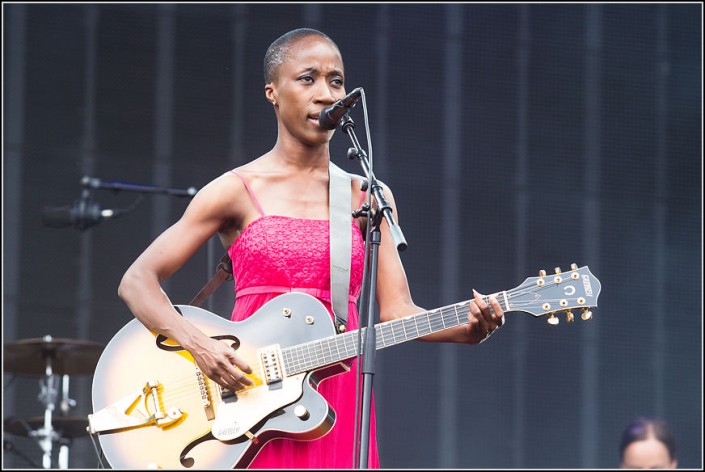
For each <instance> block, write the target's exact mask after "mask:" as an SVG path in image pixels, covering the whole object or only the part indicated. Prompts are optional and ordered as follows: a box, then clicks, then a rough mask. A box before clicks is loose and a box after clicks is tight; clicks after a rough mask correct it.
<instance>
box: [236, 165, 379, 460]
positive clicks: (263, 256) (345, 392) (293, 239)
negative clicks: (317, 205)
mask: <svg viewBox="0 0 705 472" xmlns="http://www.w3.org/2000/svg"><path fill="white" fill-rule="evenodd" d="M233 173H234V174H235V175H237V176H238V177H240V179H242V181H243V183H244V184H245V186H246V187H247V190H248V191H249V192H250V196H251V197H252V200H253V201H254V204H255V205H256V207H257V209H258V210H259V212H260V217H259V218H258V219H256V220H255V221H253V222H252V223H251V224H250V225H249V226H247V228H245V229H244V230H243V231H242V233H241V234H240V236H239V237H238V238H237V239H236V240H235V242H234V243H233V245H232V246H231V247H230V249H229V250H228V253H229V255H230V258H231V260H232V262H233V277H234V279H235V284H236V303H235V307H234V309H233V313H232V317H231V319H232V320H233V321H241V320H244V319H246V318H247V317H249V316H251V315H252V314H253V313H254V312H255V311H257V309H258V308H259V307H261V306H262V305H263V304H264V303H266V302H268V301H269V300H271V299H272V298H274V297H276V296H278V295H280V294H282V293H284V292H288V291H298V292H306V293H309V294H311V295H314V296H315V297H317V298H318V299H319V300H320V301H321V302H322V303H323V304H324V305H325V306H326V308H327V309H328V311H329V312H330V313H331V316H333V315H332V310H331V304H330V242H329V232H330V228H329V221H328V220H308V219H300V218H291V217H286V216H276V215H265V213H264V211H263V210H262V208H261V206H260V204H259V202H258V200H257V198H256V197H255V194H254V193H253V191H252V189H251V188H250V186H249V184H248V183H247V181H246V180H245V179H244V178H243V177H242V176H241V175H240V174H237V173H236V172H234V171H233ZM351 234H352V235H351V237H352V238H353V243H352V261H351V267H350V299H349V302H348V330H353V329H357V327H358V311H357V305H356V300H357V298H358V297H359V295H360V289H361V285H362V277H363V271H364V257H365V256H364V242H363V239H362V232H361V231H360V228H359V227H358V226H357V225H356V224H354V223H353V225H352V230H351ZM356 372H357V362H356V361H355V362H354V363H353V365H352V368H351V370H350V372H346V373H344V374H340V375H336V376H333V377H329V378H327V379H325V380H323V381H322V382H321V383H320V385H319V388H318V391H319V393H320V394H321V395H323V397H324V398H326V400H327V401H328V403H329V404H330V405H331V406H332V408H333V410H335V413H336V420H335V425H334V427H333V429H332V430H331V431H330V432H329V433H328V434H326V435H325V436H323V437H322V438H319V439H316V440H314V441H295V440H290V439H282V438H278V439H274V440H272V441H270V442H269V443H267V444H266V445H265V446H264V447H263V448H262V450H261V451H260V452H259V454H258V455H257V456H256V457H255V459H254V460H253V462H252V464H251V465H250V468H265V469H277V468H296V469H301V468H314V469H324V468H326V469H342V468H352V467H353V447H354V438H355V381H356V376H357V374H356ZM373 405H374V404H373ZM369 444H370V446H369V459H368V467H369V468H375V469H376V468H379V457H378V453H377V440H376V435H375V415H374V406H373V408H372V413H371V425H370V442H369Z"/></svg>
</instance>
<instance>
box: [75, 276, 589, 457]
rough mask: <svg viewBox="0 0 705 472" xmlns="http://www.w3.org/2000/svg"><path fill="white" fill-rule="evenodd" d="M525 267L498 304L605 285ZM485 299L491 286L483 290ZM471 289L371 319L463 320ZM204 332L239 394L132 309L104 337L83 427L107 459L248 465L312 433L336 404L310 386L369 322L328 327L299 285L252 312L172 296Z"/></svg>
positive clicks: (407, 336) (406, 333) (584, 295)
mask: <svg viewBox="0 0 705 472" xmlns="http://www.w3.org/2000/svg"><path fill="white" fill-rule="evenodd" d="M559 272H560V270H559V269H557V270H556V274H555V275H553V274H552V275H549V276H546V275H545V272H544V271H541V273H540V276H539V277H530V278H527V279H526V280H525V281H524V282H523V283H522V284H521V285H519V286H517V287H515V288H513V289H511V290H507V291H502V292H497V293H495V294H492V295H493V296H495V297H496V298H497V300H498V301H499V303H500V305H501V306H502V308H503V310H504V312H505V313H508V312H525V313H529V314H531V315H533V316H535V317H539V316H543V315H549V318H548V321H549V322H550V323H551V324H556V323H557V321H558V318H557V317H556V313H557V312H559V311H560V312H562V311H565V312H566V317H567V321H569V322H570V321H572V320H573V319H574V317H573V315H572V312H571V310H573V309H580V308H582V309H583V310H584V311H583V314H582V318H583V319H588V318H589V317H590V316H591V312H590V311H589V310H590V308H592V307H596V306H597V298H598V296H599V294H600V289H601V285H600V282H599V281H598V280H597V278H595V277H594V276H593V275H592V274H591V273H590V271H589V269H588V268H587V266H584V267H581V268H578V267H577V266H576V265H575V264H573V265H572V267H571V270H570V271H567V272H565V273H559ZM484 298H485V299H487V298H489V295H488V296H485V297H484ZM469 303H470V300H468V301H464V302H460V303H456V304H454V305H448V306H445V307H441V308H437V309H435V310H431V311H427V312H422V313H418V314H414V315H410V316H407V317H404V318H399V319H395V320H392V321H387V322H384V323H379V324H376V325H375V330H374V331H375V336H376V343H377V349H382V348H385V347H388V346H393V345H395V344H400V343H403V342H406V341H409V340H413V339H417V338H419V337H422V336H426V335H428V334H431V333H435V332H438V331H443V330H446V329H450V328H453V327H455V326H459V325H463V324H467V322H468V321H467V314H468V313H469V310H470V308H469ZM175 308H176V309H177V310H178V311H179V312H180V313H181V314H182V315H183V316H184V317H186V318H187V319H188V320H189V321H190V322H191V323H193V324H194V325H195V326H196V327H198V328H199V329H200V330H202V331H203V332H204V333H206V334H207V335H209V336H211V337H213V338H216V339H219V340H222V341H223V342H226V343H228V344H230V345H232V346H233V348H235V349H236V350H237V352H238V355H239V356H241V357H242V358H243V359H244V360H246V361H247V362H248V363H249V365H250V366H251V367H252V370H253V372H252V374H250V378H252V379H253V380H254V381H255V384H254V385H253V386H250V387H247V388H244V389H242V390H239V391H237V392H235V393H233V392H230V391H228V390H224V389H222V388H221V387H220V386H219V385H218V384H216V383H215V382H213V381H211V380H210V379H208V378H207V377H206V376H205V375H204V374H203V373H202V372H201V371H200V369H199V368H198V366H197V365H196V364H195V362H194V360H193V357H191V355H190V354H189V353H188V352H187V351H186V350H184V349H183V348H181V347H180V346H179V345H177V344H176V343H175V342H174V341H173V340H170V339H168V338H166V337H165V336H163V335H160V334H157V333H156V332H154V331H151V330H148V329H147V328H145V327H144V325H142V324H141V323H140V322H139V321H138V320H137V319H134V320H132V321H130V322H129V323H127V324H126V325H125V326H124V327H123V328H122V329H120V331H118V333H117V334H116V335H115V336H114V337H113V338H112V339H111V340H110V342H109V343H108V344H107V345H106V347H105V349H104V351H103V353H102V354H101V357H100V359H99V361H98V364H97V366H96V371H95V375H94V377H93V387H92V398H93V411H94V413H93V414H90V415H88V423H89V428H88V429H89V431H90V433H91V434H97V435H98V437H99V440H100V444H101V446H102V450H103V453H104V454H105V457H106V459H107V460H108V462H109V463H110V465H111V466H112V467H113V468H120V469H134V468H137V469H145V468H169V469H183V468H199V469H224V468H235V467H238V468H239V467H247V466H248V465H249V464H250V463H251V462H252V460H253V459H254V457H255V456H256V455H257V453H258V452H259V451H260V449H261V448H262V446H264V444H266V443H267V442H268V441H270V440H272V439H274V438H278V437H284V438H291V439H299V440H310V439H316V438H318V437H321V436H323V435H324V434H326V433H327V432H328V431H330V430H331V428H332V427H333V424H334V422H335V412H334V411H333V409H332V408H331V407H330V405H329V404H328V403H327V402H326V400H325V399H324V398H323V397H322V396H321V395H320V394H319V393H318V391H317V385H318V384H319V383H320V382H321V380H323V379H325V378H328V377H331V376H333V375H337V374H340V373H343V372H345V371H346V370H349V369H348V367H347V365H346V363H345V361H348V360H350V359H352V358H354V357H355V356H356V355H357V351H358V335H359V334H362V336H363V338H364V335H365V333H366V332H367V328H362V333H358V330H354V331H349V332H346V333H342V334H336V330H335V327H334V325H333V321H332V318H331V315H330V314H329V312H328V310H327V309H326V307H325V306H324V305H323V304H322V303H321V302H319V301H318V300H317V299H316V298H314V297H312V296H310V295H308V294H304V293H296V292H292V293H287V294H283V295H280V296H278V297H276V298H274V299H272V300H270V301H269V302H268V303H266V304H265V305H263V306H262V307H261V308H260V309H259V310H257V311H256V312H255V313H254V314H253V315H252V316H251V317H250V318H248V319H247V320H244V321H241V322H232V321H228V320H226V319H224V318H223V317H221V316H218V315H215V314H213V313H210V312H208V311H206V310H203V309H201V308H197V307H193V306H188V305H175Z"/></svg>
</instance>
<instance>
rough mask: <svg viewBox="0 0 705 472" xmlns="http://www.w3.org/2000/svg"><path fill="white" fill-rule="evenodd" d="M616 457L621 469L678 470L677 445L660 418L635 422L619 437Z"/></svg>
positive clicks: (642, 419)
mask: <svg viewBox="0 0 705 472" xmlns="http://www.w3.org/2000/svg"><path fill="white" fill-rule="evenodd" d="M619 455H620V459H621V468H623V469H675V468H677V467H678V460H677V459H676V441H675V439H674V438H673V434H672V433H671V429H670V428H669V426H668V424H667V423H666V421H664V420H663V419H662V418H650V417H644V416H640V417H638V418H635V419H634V421H632V422H631V423H630V424H629V425H628V426H627V427H626V429H625V430H624V432H623V433H622V441H621V443H620V445H619Z"/></svg>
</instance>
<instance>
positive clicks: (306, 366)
mask: <svg viewBox="0 0 705 472" xmlns="http://www.w3.org/2000/svg"><path fill="white" fill-rule="evenodd" d="M490 296H495V297H496V298H497V300H498V301H499V302H500V305H502V309H503V310H504V311H509V299H508V295H507V293H506V292H499V293H496V294H492V295H487V296H484V297H483V299H484V300H485V302H488V300H489V297H490ZM470 302H471V300H466V301H464V302H460V303H456V304H454V305H448V306H444V307H441V308H436V309H435V310H431V311H425V312H421V313H417V314H414V315H409V316H406V317H404V318H397V319H394V320H391V321H385V322H384V323H379V324H376V325H375V340H376V345H377V349H383V348H385V347H389V346H394V345H396V344H401V343H404V342H406V341H412V340H414V339H418V338H421V337H423V336H427V335H429V334H433V333H438V332H440V331H445V330H447V329H451V328H455V327H456V326H461V325H464V324H467V323H468V317H467V315H468V313H469V312H470ZM366 332H367V328H362V329H361V330H353V331H349V332H346V333H343V334H338V335H334V336H329V337H327V338H322V339H318V340H315V341H311V342H308V343H304V344H298V345H296V346H291V347H288V348H285V349H282V358H283V362H284V366H285V369H286V372H287V374H288V375H295V374H298V373H301V372H309V371H311V370H315V369H317V368H320V367H324V366H327V365H331V364H335V363H338V362H342V361H345V360H348V359H351V358H353V357H355V356H357V355H358V353H359V352H360V349H359V342H360V338H362V339H363V340H364V336H365V333H366Z"/></svg>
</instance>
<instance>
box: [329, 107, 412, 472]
mask: <svg viewBox="0 0 705 472" xmlns="http://www.w3.org/2000/svg"><path fill="white" fill-rule="evenodd" d="M341 128H342V130H343V132H344V133H346V134H347V135H348V136H349V137H350V140H351V141H352V144H353V146H354V147H353V148H350V149H349V150H348V158H349V159H354V158H357V159H358V161H359V162H360V165H361V166H362V170H363V172H364V173H365V175H366V177H367V182H368V185H369V189H370V193H371V194H372V195H373V196H374V198H375V201H376V202H377V209H376V210H372V209H371V208H370V206H369V205H365V206H363V209H362V210H361V211H356V212H355V213H354V216H355V217H358V216H362V215H365V216H367V235H368V237H367V244H365V253H366V254H365V257H366V259H365V266H366V272H365V277H364V280H363V287H362V294H361V295H362V297H361V310H360V323H359V324H360V326H359V329H360V333H362V331H363V327H362V325H363V321H362V320H364V323H366V328H365V329H364V333H365V334H364V339H363V346H362V349H361V352H362V363H361V365H360V366H359V368H360V371H359V372H360V373H361V375H362V410H361V416H360V417H358V418H356V421H357V424H356V428H357V429H356V432H357V431H359V432H360V441H359V448H360V449H359V456H358V458H357V461H358V462H357V467H358V468H362V469H366V468H368V456H369V439H370V411H371V403H372V379H373V376H374V373H375V369H374V365H375V351H376V350H377V346H376V344H377V342H376V341H377V340H376V333H375V324H374V319H373V313H374V304H375V300H376V287H377V263H378V253H379V245H380V242H381V240H382V235H381V232H380V223H381V221H382V216H384V218H385V219H386V220H387V224H388V225H389V230H390V234H391V236H392V239H393V240H394V243H395V245H396V247H397V250H399V251H403V250H405V249H406V246H407V244H406V240H405V239H404V235H403V233H402V231H401V228H399V225H397V224H396V222H395V221H394V217H393V216H392V207H391V206H390V205H389V203H388V202H387V199H386V198H385V196H384V190H383V189H382V186H381V185H380V184H379V182H378V181H377V179H376V177H375V175H374V173H373V172H372V169H371V167H370V163H369V161H368V160H367V154H366V153H365V151H364V150H363V149H362V147H361V146H360V142H359V141H358V139H357V136H355V131H354V130H355V123H354V122H353V120H352V119H351V118H350V115H349V113H346V114H345V115H344V116H343V119H342V122H341ZM358 375H359V374H358ZM356 436H357V435H356ZM355 446H358V445H357V444H356V445H355Z"/></svg>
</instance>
